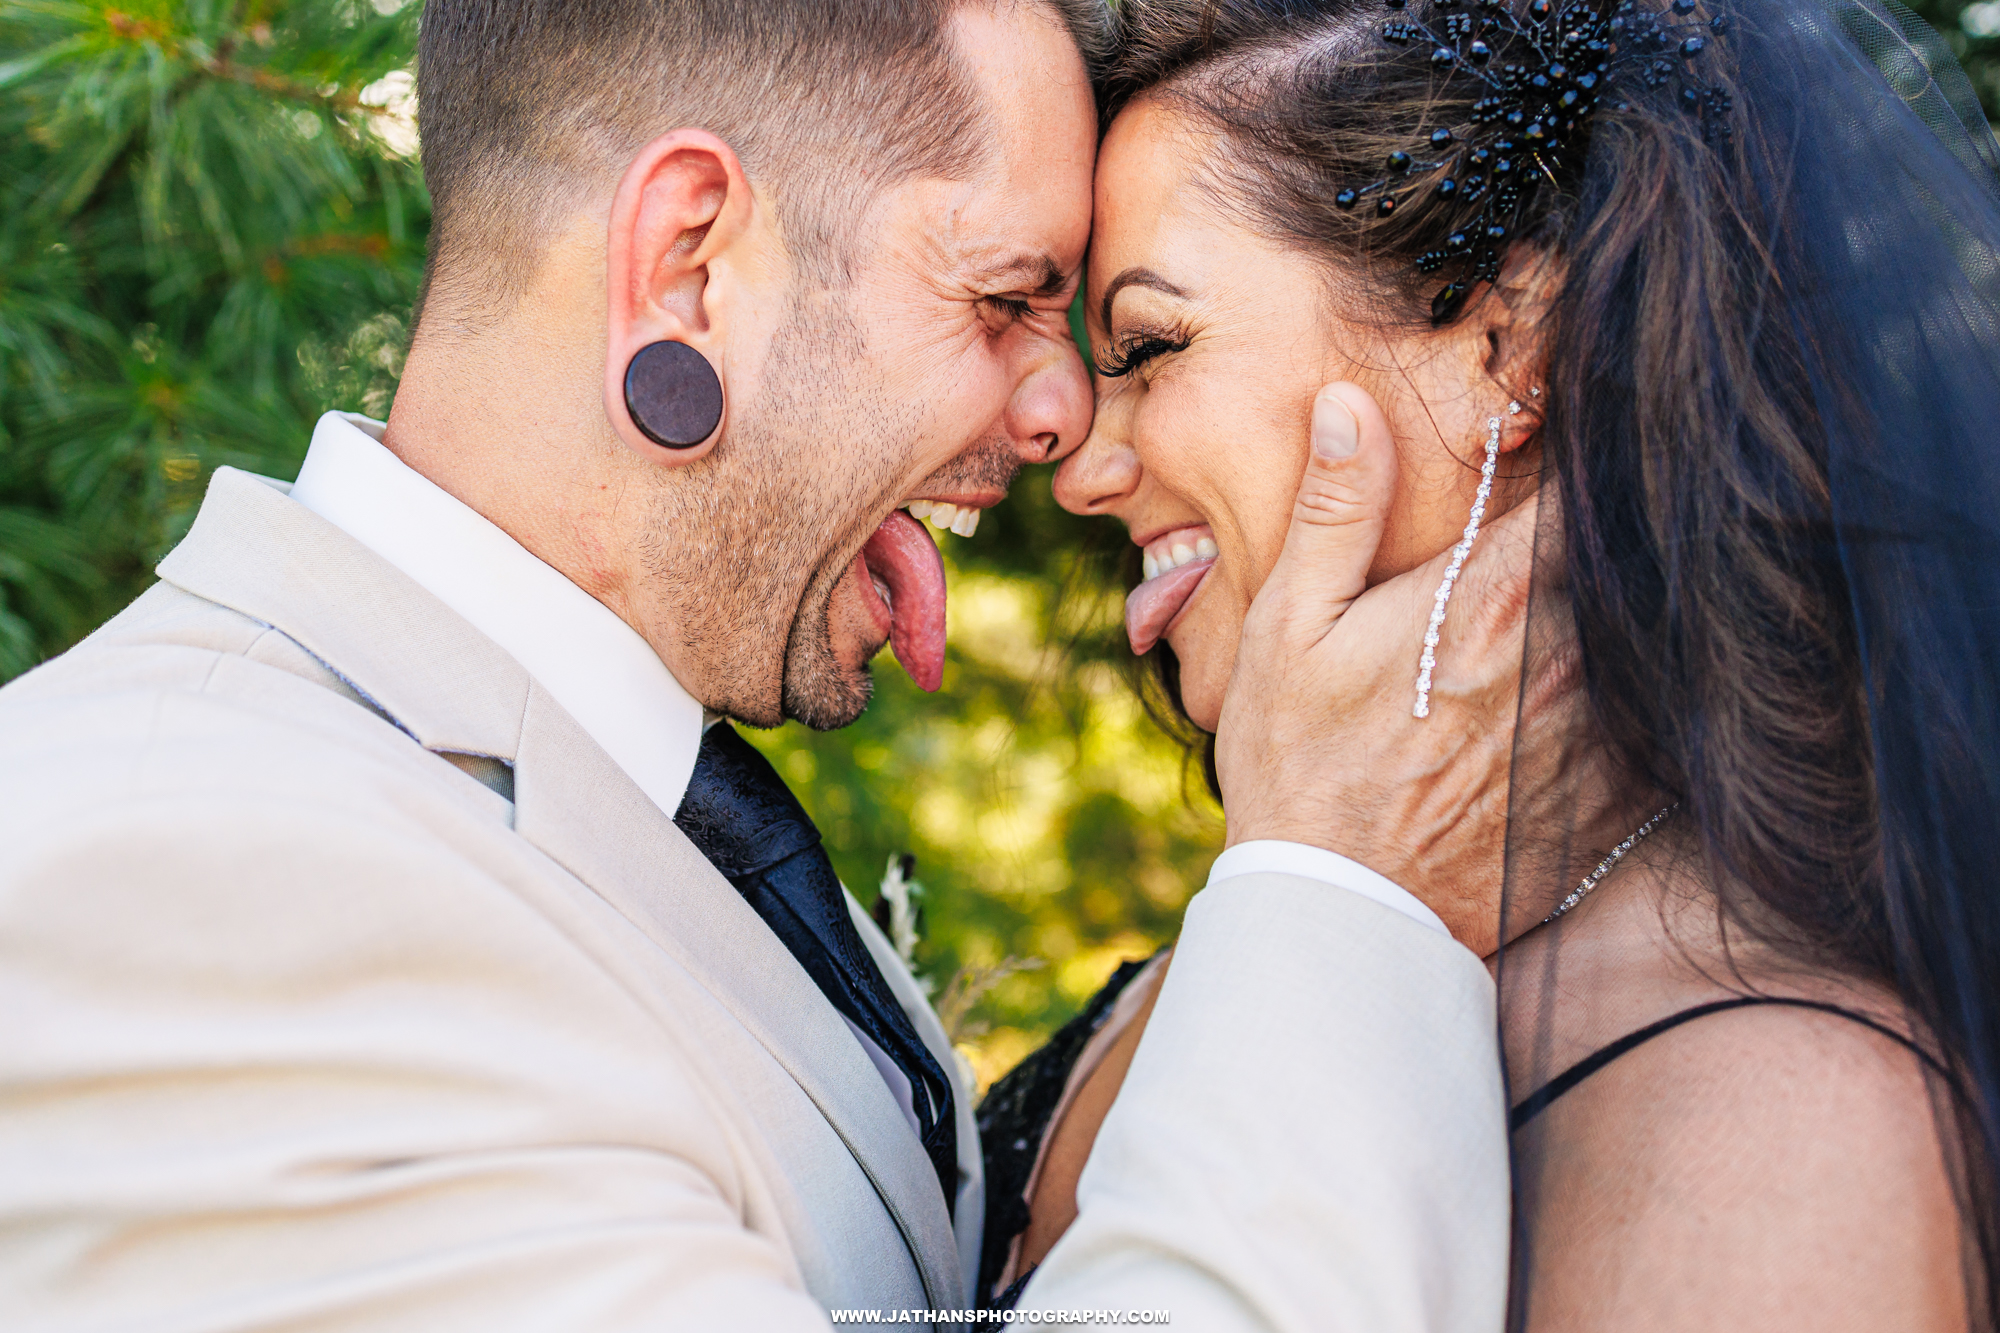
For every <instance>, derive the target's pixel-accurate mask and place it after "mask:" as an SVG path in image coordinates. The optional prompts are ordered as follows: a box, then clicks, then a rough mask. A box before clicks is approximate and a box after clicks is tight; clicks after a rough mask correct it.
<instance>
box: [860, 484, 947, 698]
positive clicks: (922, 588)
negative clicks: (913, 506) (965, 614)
mask: <svg viewBox="0 0 2000 1333" xmlns="http://www.w3.org/2000/svg"><path fill="white" fill-rule="evenodd" d="M861 562H862V564H863V565H864V566H865V567H866V569H867V571H868V576H869V577H870V578H871V579H873V580H874V581H875V582H877V583H879V584H880V585H881V586H882V587H883V588H886V589H887V590H888V598H887V601H888V607H887V611H888V615H889V646H890V647H891V648H893V649H894V650H895V653H896V660H897V661H898V662H900V663H902V666H903V670H905V671H907V672H909V673H910V679H911V680H913V681H915V682H916V683H917V687H918V688H919V689H922V690H925V691H927V692H935V691H936V690H937V688H938V686H940V685H942V684H944V601H945V593H944V560H943V558H942V557H940V556H939V555H938V549H937V543H936V542H934V541H932V540H931V535H930V533H928V532H926V531H924V525H923V524H921V523H919V522H918V521H917V520H916V519H914V518H911V517H910V515H909V514H908V513H907V512H906V511H904V510H901V509H898V510H896V511H895V512H894V513H892V514H890V515H889V517H887V518H886V519H884V520H882V526H881V527H879V528H877V529H875V535H874V536H872V537H870V538H869V539H868V544H867V545H866V546H864V547H862V548H861Z"/></svg>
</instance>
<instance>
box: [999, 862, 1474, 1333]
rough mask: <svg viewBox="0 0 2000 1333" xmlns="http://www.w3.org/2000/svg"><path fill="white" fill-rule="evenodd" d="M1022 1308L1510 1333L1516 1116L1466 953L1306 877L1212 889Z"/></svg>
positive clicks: (1299, 1325)
mask: <svg viewBox="0 0 2000 1333" xmlns="http://www.w3.org/2000/svg"><path fill="white" fill-rule="evenodd" d="M1077 1202H1078V1207H1079V1214H1078V1217H1077V1220H1076V1222H1075V1224H1074V1225H1072V1226H1071V1228H1070V1230H1069V1232H1068V1233H1067V1234H1066V1235H1065V1236H1064V1237H1063V1239H1062V1240H1061V1241H1060V1242H1059V1243H1058V1244H1057V1245H1056V1247H1055V1248H1054V1249H1053V1250H1052V1251H1051V1252H1050V1254H1049V1256H1048V1258H1047V1260H1045V1261H1044V1263H1043V1264H1042V1266H1041V1268H1040V1270H1039V1271H1038V1272H1037V1273H1036V1274H1035V1276H1034V1278H1033V1279H1032V1280H1031V1281H1030V1282H1029V1284H1028V1288H1027V1291H1026V1293H1025V1296H1024V1298H1023V1300H1022V1302H1021V1304H1022V1307H1023V1308H1024V1309H1040V1310H1104V1309H1113V1310H1122V1311H1127V1312H1131V1311H1166V1312H1168V1313H1169V1315H1170V1317H1171V1321H1172V1322H1171V1326H1172V1327H1175V1328H1181V1329H1192V1330H1202V1331H1203V1333H1206V1331H1207V1330H1239V1329H1241V1330H1252V1329H1256V1330H1266V1329H1268V1330H1301V1331H1302V1333H1303V1331H1304V1330H1312V1331H1313V1333H1326V1331H1327V1330H1353V1333H1420V1331H1421V1333H1487V1330H1497V1329H1499V1328H1500V1327H1501V1325H1502V1323H1503V1322H1504V1315H1505V1300H1506V1290H1507V1246H1508V1227H1509V1206H1510V1205H1509V1188H1508V1158H1507V1139H1506V1105H1505V1097H1504V1093H1503V1090H1502V1086H1501V1078H1500V1062H1499V1052H1498V1043H1497V1040H1496V1029H1495V1010H1494V990H1493V984H1492V981H1491V979H1490V978H1489V977H1488V975H1487V972H1486V969H1485V967H1484V966H1483V965H1482V964H1481V963H1480V961H1479V960H1478V958H1476V957H1475V956H1474V955H1473V954H1472V953H1471V951H1469V950H1467V949H1466V948H1465V947H1464V946H1462V945H1460V944H1458V943H1457V942H1456V941H1454V940H1452V939H1451V938H1450V937H1449V936H1447V935H1443V934H1440V933H1439V932H1437V931H1435V930H1433V929H1430V928H1428V927H1427V926H1426V925H1424V924H1420V923H1419V922H1418V921H1416V920H1414V919H1412V917H1411V916H1409V915H1405V914H1404V913H1402V912H1399V911H1397V910H1395V909H1393V908H1391V907H1387V906H1384V905H1383V904H1381V903H1379V902H1376V901H1371V900H1370V899H1369V898H1366V897H1363V896H1361V895H1359V894H1357V893H1352V892H1348V891H1346V890H1344V889H1341V888H1337V887H1334V886H1331V885H1328V884H1326V883H1323V882H1320V881H1318V880H1315V879H1308V878H1303V877H1300V876H1297V875H1284V874H1249V875H1241V876H1237V877H1234V878H1231V879H1227V880H1223V881H1221V882H1218V883H1213V884H1212V885H1211V886H1210V887H1209V888H1207V889H1205V890H1203V891H1202V892H1201V893H1200V894H1199V895H1197V896H1196V898H1195V901H1194V903H1193V904H1192V905H1191V906H1190V908H1189V910H1188V914H1187V920H1186V924H1185V926H1184V927H1183V930H1182V934H1181V937H1180V942H1179V944H1178V945H1177V946H1176V948H1175V951H1174V964H1173V968H1172V970H1171V971H1170V972H1169V973H1168V974H1167V978H1166V981H1165V983H1164V985H1163V987H1162V990H1161V994H1160V998H1159V1001H1158V1004H1157V1006H1156V1007H1155V1009H1154V1011H1153V1015H1152V1018H1151V1020H1150V1021H1149V1023H1148V1025H1147V1030H1146V1035H1145V1037H1144V1039H1143V1040H1142V1041H1141V1043H1140V1045H1139V1050H1138V1053H1137V1055H1136V1057H1135V1058H1134V1060H1133V1062H1132V1068H1131V1071H1130V1073H1129V1074H1128V1075H1127V1076H1126V1080H1125V1084H1124V1087H1123V1089H1122V1090H1121V1092H1120V1093H1119V1097H1118V1100H1117V1103H1116V1104H1115V1105H1114V1106H1113V1108H1112V1110H1111V1113H1110V1115H1109V1116H1108V1117H1107V1118H1106V1120H1105V1122H1104V1125H1103V1128H1102V1130H1101V1131H1100V1132H1099V1135H1098V1139H1097V1144H1096V1147H1095V1149H1094V1150H1093V1152H1092V1155H1091V1158H1090V1162H1089V1164H1088V1165H1087V1166H1086V1168H1085V1169H1084V1172H1083V1175H1082V1178H1081V1180H1080V1181H1079V1183H1078V1189H1077Z"/></svg>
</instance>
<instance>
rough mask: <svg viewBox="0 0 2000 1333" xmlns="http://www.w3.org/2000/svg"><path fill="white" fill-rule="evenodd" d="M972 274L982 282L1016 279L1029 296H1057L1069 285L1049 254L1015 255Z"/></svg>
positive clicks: (1061, 270)
mask: <svg viewBox="0 0 2000 1333" xmlns="http://www.w3.org/2000/svg"><path fill="white" fill-rule="evenodd" d="M974 276H975V277H977V278H979V279H980V280H981V281H983V282H1004V281H1008V280H1010V279H1018V280H1019V282H1020V284H1021V286H1020V290H1022V291H1025V292H1027V293H1028V294H1029V295H1031V296H1057V295H1060V294H1061V292H1062V289H1063V288H1064V287H1066V286H1068V285H1069V278H1068V277H1067V276H1066V275H1065V274H1064V273H1063V267H1062V265H1061V264H1058V263H1057V262H1056V259H1055V256H1054V255H1051V254H1036V255H1025V254H1024V255H1017V256H1015V257H1013V258H1010V259H1005V260H1002V261H1001V262H1000V263H998V264H995V265H993V266H992V267H991V268H985V269H981V270H980V271H979V272H978V273H977V274H975V275H974Z"/></svg>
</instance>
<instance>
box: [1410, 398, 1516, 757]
mask: <svg viewBox="0 0 2000 1333" xmlns="http://www.w3.org/2000/svg"><path fill="white" fill-rule="evenodd" d="M1529 393H1530V396H1536V395H1539V394H1540V393H1541V390H1540V389H1531V390H1529ZM1520 414H1521V405H1520V403H1518V402H1513V403H1509V404H1507V415H1508V416H1510V417H1511V416H1519V415H1520ZM1499 463H1500V418H1499V417H1488V418H1486V462H1485V464H1484V465H1483V466H1482V467H1481V468H1480V469H1479V493H1478V494H1477V495H1475V496H1474V497H1473V500H1472V518H1471V519H1470V520H1469V521H1468V522H1467V523H1466V525H1465V535H1464V536H1462V537H1460V538H1459V539H1458V545H1456V546H1454V547H1452V548H1451V563H1450V564H1449V565H1446V566H1445V570H1444V582H1443V583H1440V584H1439V585H1438V590H1437V596H1436V597H1435V598H1433V599H1432V600H1431V619H1430V624H1428V625H1426V626H1425V627H1424V655H1423V656H1422V657H1421V658H1419V659H1418V660H1417V706H1416V707H1415V708H1413V709H1411V710H1410V715H1411V716H1412V717H1429V716H1430V715H1431V668H1432V667H1435V666H1436V665H1437V645H1438V627H1439V626H1441V625H1443V624H1444V608H1445V605H1446V603H1448V602H1450V601H1451V590H1452V586H1453V585H1454V584H1456V583H1457V582H1458V571H1459V570H1461V569H1463V568H1465V557H1466V556H1468V555H1470V554H1471V553H1472V542H1473V539H1474V538H1476V537H1478V536H1479V524H1480V521H1481V520H1483V519H1484V518H1485V517H1486V500H1487V497H1488V496H1490V495H1492V494H1493V469H1494V468H1495V467H1497V466H1498V465H1499Z"/></svg>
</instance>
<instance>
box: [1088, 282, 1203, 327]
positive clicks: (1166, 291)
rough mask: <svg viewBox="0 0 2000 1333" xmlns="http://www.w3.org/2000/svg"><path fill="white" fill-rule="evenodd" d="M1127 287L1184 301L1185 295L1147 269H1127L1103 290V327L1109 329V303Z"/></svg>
mask: <svg viewBox="0 0 2000 1333" xmlns="http://www.w3.org/2000/svg"><path fill="white" fill-rule="evenodd" d="M1127 287H1146V288H1149V289H1151V290H1152V291H1156V292H1160V293H1162V294H1163V295H1166V296H1173V297H1178V298H1179V299H1181V300H1183V301H1185V300H1187V293H1186V292H1184V291H1182V290H1181V289H1180V288H1178V287H1176V286H1174V285H1173V284H1172V283H1171V282H1168V281H1167V280H1166V279H1165V278H1163V277H1161V276H1160V275H1159V274H1157V273H1155V272H1153V270H1151V269H1149V268H1128V269H1126V270H1125V271H1124V272H1123V273H1120V274H1119V275H1118V276H1117V277H1115V278H1113V279H1112V280H1111V281H1110V283H1108V284H1107V285H1106V286H1105V288H1104V312H1103V313H1104V327H1105V328H1107V329H1108V328H1110V327H1111V302H1112V300H1113V299H1114V298H1115V297H1116V296H1117V295H1118V293H1120V292H1122V291H1124V290H1125V289H1126V288H1127Z"/></svg>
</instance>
